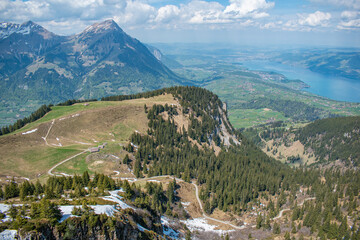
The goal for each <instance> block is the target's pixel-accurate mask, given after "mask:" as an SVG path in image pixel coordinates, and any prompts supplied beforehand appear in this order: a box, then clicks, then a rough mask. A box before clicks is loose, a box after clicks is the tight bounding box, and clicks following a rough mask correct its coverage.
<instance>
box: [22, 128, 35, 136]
mask: <svg viewBox="0 0 360 240" xmlns="http://www.w3.org/2000/svg"><path fill="white" fill-rule="evenodd" d="M37 130H38V129H37V128H35V129H33V130H30V131H27V132H23V133H22V135H26V134H29V133H33V132H36V131H37Z"/></svg>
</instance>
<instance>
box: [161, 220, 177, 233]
mask: <svg viewBox="0 0 360 240" xmlns="http://www.w3.org/2000/svg"><path fill="white" fill-rule="evenodd" d="M161 224H162V225H163V234H164V235H166V236H168V237H171V238H172V239H179V233H177V232H176V231H175V230H174V229H172V228H171V227H170V219H168V218H167V217H165V216H161Z"/></svg>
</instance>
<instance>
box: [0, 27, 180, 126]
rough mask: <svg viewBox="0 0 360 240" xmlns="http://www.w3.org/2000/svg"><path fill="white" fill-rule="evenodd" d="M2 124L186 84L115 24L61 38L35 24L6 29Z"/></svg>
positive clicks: (1, 53) (0, 53)
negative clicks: (56, 107)
mask: <svg viewBox="0 0 360 240" xmlns="http://www.w3.org/2000/svg"><path fill="white" fill-rule="evenodd" d="M0 36H1V39H0V59H1V62H2V64H0V72H1V74H0V87H1V88H2V89H7V91H2V92H1V95H0V101H2V105H1V108H0V118H1V119H2V120H1V121H2V122H1V123H0V124H1V125H4V124H9V123H11V122H14V120H15V119H18V118H23V117H25V116H27V115H29V114H30V113H31V112H32V111H34V110H35V109H36V108H38V107H39V106H40V105H41V104H49V103H58V102H61V101H65V100H68V99H74V98H75V99H89V98H100V97H103V96H108V95H114V94H131V93H136V92H144V91H148V90H154V89H159V88H162V87H167V86H173V85H181V84H183V79H181V78H180V77H178V76H177V75H176V74H174V73H173V72H172V71H171V70H169V69H168V68H167V67H166V66H165V65H163V64H162V63H161V61H159V60H158V59H156V58H155V57H154V56H153V54H152V53H151V52H150V51H149V50H148V48H147V47H146V46H145V45H143V44H142V43H141V42H140V41H139V40H137V39H135V38H132V37H131V36H129V35H127V34H126V33H125V32H124V31H123V30H122V29H121V28H120V27H119V26H118V25H117V24H116V23H115V22H114V21H112V20H107V21H105V22H101V23H96V24H93V25H92V26H89V27H88V28H86V29H85V30H84V31H83V32H81V33H79V34H76V35H73V36H67V37H60V36H57V35H56V34H54V33H51V32H49V31H47V30H46V29H44V28H43V27H41V26H40V25H37V24H36V23H33V22H26V23H24V24H21V25H18V24H11V23H2V24H1V27H0Z"/></svg>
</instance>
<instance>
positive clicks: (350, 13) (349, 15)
mask: <svg viewBox="0 0 360 240" xmlns="http://www.w3.org/2000/svg"><path fill="white" fill-rule="evenodd" d="M359 15H360V13H359V12H358V11H343V12H342V13H341V17H342V18H345V19H354V18H357V17H358V16H359Z"/></svg>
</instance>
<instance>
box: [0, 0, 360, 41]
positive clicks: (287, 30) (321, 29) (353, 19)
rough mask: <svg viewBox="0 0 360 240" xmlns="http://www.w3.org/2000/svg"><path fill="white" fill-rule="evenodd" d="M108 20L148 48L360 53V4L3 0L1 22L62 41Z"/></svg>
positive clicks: (333, 0) (345, 0) (347, 0)
mask: <svg viewBox="0 0 360 240" xmlns="http://www.w3.org/2000/svg"><path fill="white" fill-rule="evenodd" d="M106 19H114V20H115V21H116V22H117V23H118V24H119V26H120V27H121V28H123V29H124V30H125V31H126V32H128V33H129V34H130V35H132V36H134V37H136V38H138V39H139V40H141V41H144V42H224V43H227V42H229V43H237V44H245V45H257V44H263V45H267V44H270V45H284V44H285V45H290V46H291V45H300V44H303V45H316V46H348V47H353V46H356V47H360V0H218V1H216V0H213V1H210V0H202V1H201V0H120V1H119V0H28V1H22V0H15V1H14V0H0V21H6V22H16V23H22V22H25V21H28V20H32V21H35V22H37V23H39V24H40V25H42V26H44V27H46V28H47V29H49V30H50V31H53V32H55V33H57V34H62V35H70V34H76V33H79V32H80V31H82V30H83V29H84V28H85V27H86V26H88V25H91V24H93V23H95V22H99V21H103V20H106Z"/></svg>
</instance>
